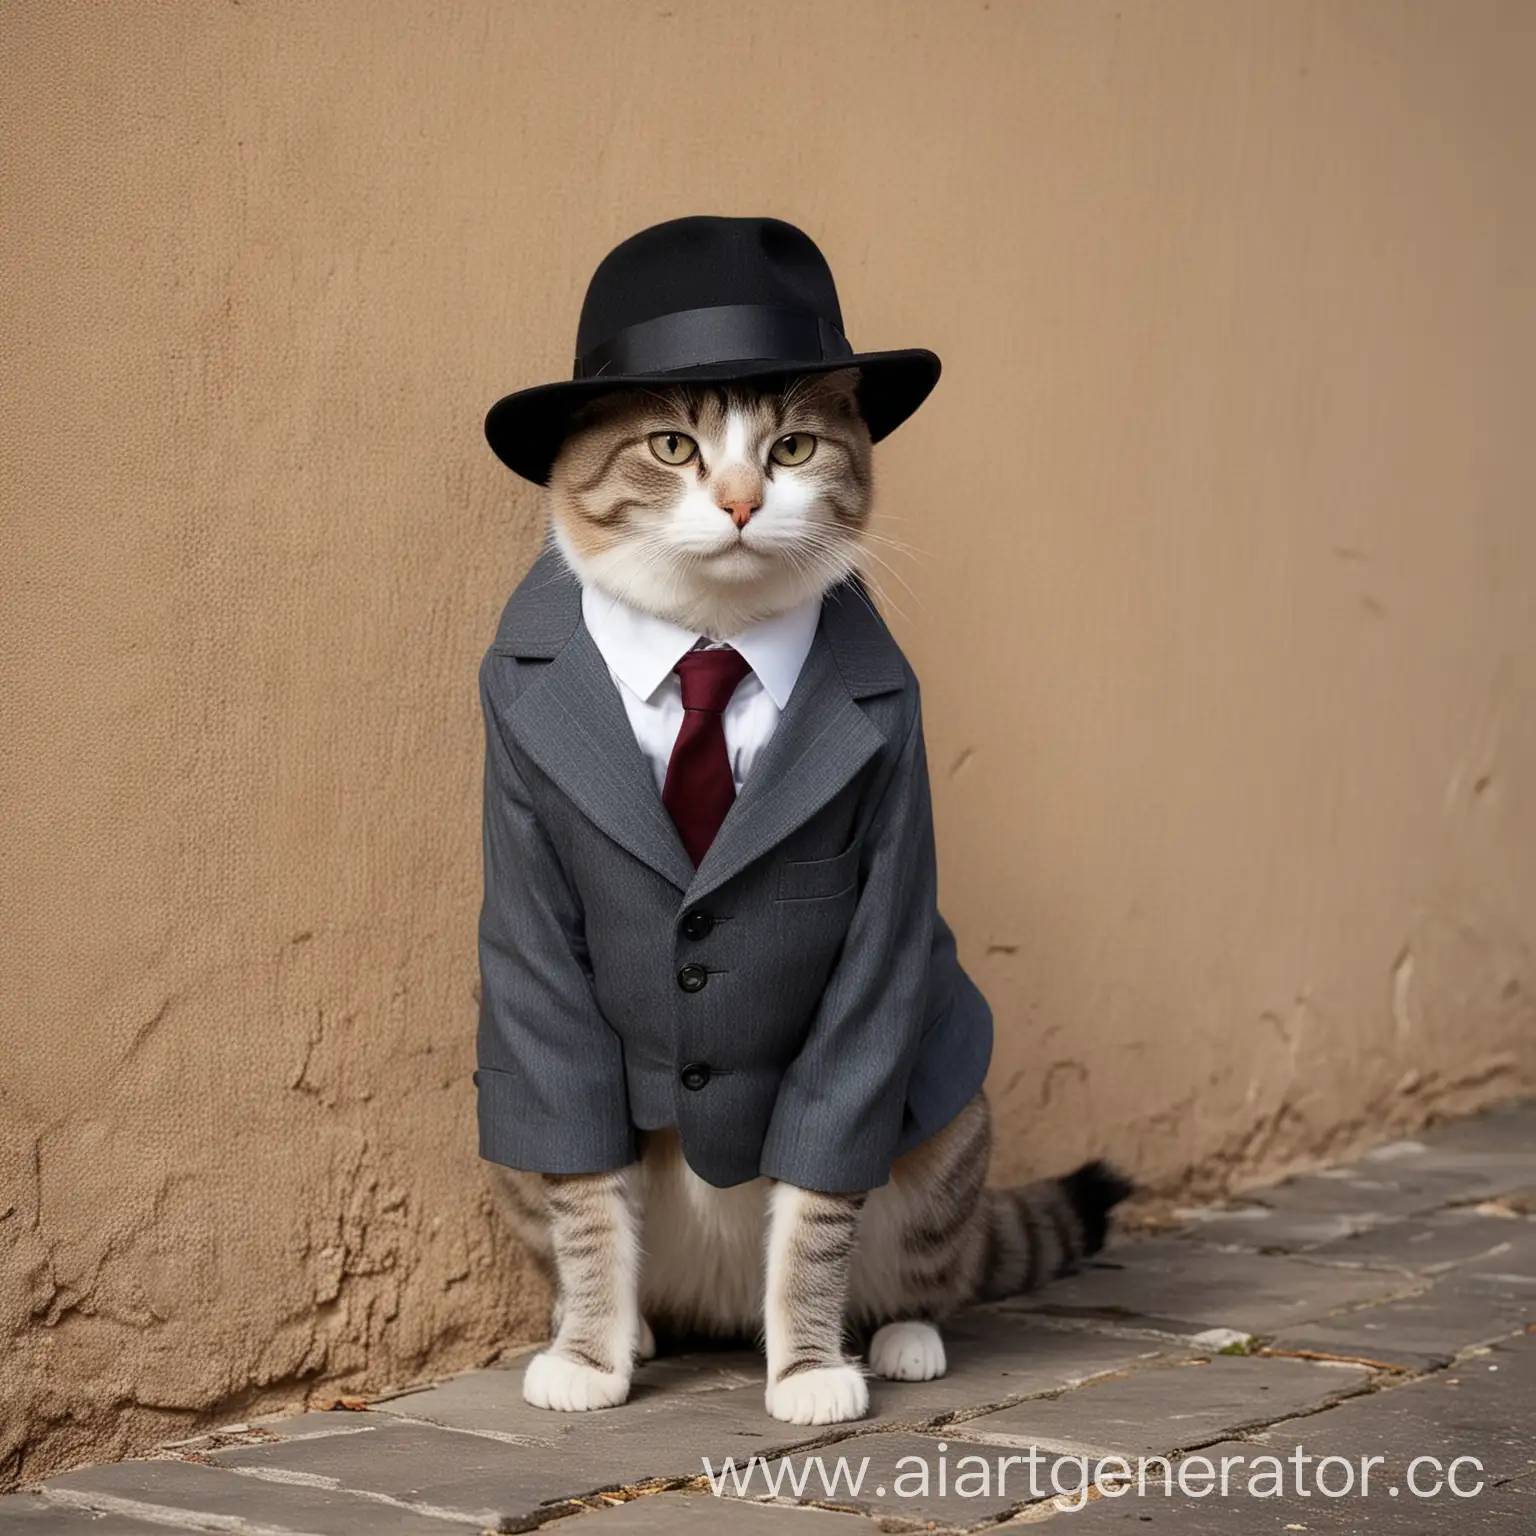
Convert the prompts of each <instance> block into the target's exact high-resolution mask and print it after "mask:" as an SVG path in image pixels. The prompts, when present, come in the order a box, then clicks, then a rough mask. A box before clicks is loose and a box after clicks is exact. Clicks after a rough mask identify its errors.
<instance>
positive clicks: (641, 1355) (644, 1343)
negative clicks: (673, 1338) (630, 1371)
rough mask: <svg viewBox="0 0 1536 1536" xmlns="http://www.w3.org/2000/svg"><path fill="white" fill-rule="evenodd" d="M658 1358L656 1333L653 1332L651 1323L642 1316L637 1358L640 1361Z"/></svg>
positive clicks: (636, 1348) (636, 1347)
mask: <svg viewBox="0 0 1536 1536" xmlns="http://www.w3.org/2000/svg"><path fill="white" fill-rule="evenodd" d="M655 1358H656V1335H655V1334H654V1333H652V1332H651V1325H650V1324H649V1323H648V1322H646V1320H645V1319H644V1318H643V1317H642V1318H641V1319H640V1341H639V1343H638V1344H636V1345H635V1359H636V1360H640V1361H645V1360H654V1359H655Z"/></svg>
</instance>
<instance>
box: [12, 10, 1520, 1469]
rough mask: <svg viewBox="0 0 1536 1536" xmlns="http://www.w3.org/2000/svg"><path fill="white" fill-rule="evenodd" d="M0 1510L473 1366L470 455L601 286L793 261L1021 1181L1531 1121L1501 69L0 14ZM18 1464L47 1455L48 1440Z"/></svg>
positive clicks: (1154, 17) (756, 17)
mask: <svg viewBox="0 0 1536 1536" xmlns="http://www.w3.org/2000/svg"><path fill="white" fill-rule="evenodd" d="M0 41H3V43H4V54H5V58H6V64H7V68H6V77H7V84H6V89H5V91H4V92H3V93H0V163H3V174H4V194H3V195H4V208H5V213H4V218H3V220H0V311H3V335H0V345H3V349H4V356H5V359H6V363H5V367H4V368H3V369H0V450H3V459H4V474H3V481H0V484H3V495H4V506H5V514H4V547H3V551H0V554H3V559H0V583H3V590H0V603H3V606H0V646H3V657H4V678H3V691H0V700H3V702H0V708H3V710H4V719H3V730H0V791H3V806H0V810H3V822H4V837H3V839H0V861H3V862H0V935H3V945H4V949H3V955H0V1028H3V1038H0V1122H3V1123H0V1361H3V1362H4V1363H3V1365H0V1373H3V1374H4V1376H5V1382H4V1390H3V1392H0V1466H3V1468H4V1469H5V1471H6V1472H7V1473H9V1474H10V1475H16V1474H18V1473H20V1472H22V1471H25V1472H28V1473H36V1472H41V1471H43V1470H44V1469H46V1468H48V1467H51V1466H55V1465H57V1464H59V1463H60V1462H61V1461H63V1460H67V1459H71V1458H79V1457H83V1456H87V1455H91V1456H95V1455H100V1454H103V1453H109V1452H112V1451H122V1450H125V1449H128V1448H131V1447H133V1446H137V1445H143V1444H145V1443H147V1442H149V1441H151V1440H153V1439H155V1438H157V1437H161V1436H165V1435H168V1434H170V1433H171V1432H173V1431H176V1430H178V1429H181V1428H184V1427H190V1426H191V1425H192V1424H193V1423H194V1422H207V1420H208V1418H209V1416H210V1415H212V1416H216V1417H218V1418H220V1419H227V1418H229V1417H233V1416H235V1415H237V1414H239V1413H242V1412H244V1411H246V1410H249V1409H255V1408H257V1407H271V1406H276V1405H279V1404H282V1403H295V1402H298V1401H300V1400H302V1399H303V1398H304V1397H305V1395H306V1394H309V1395H310V1396H311V1397H312V1398H313V1397H323V1396H324V1395H326V1394H328V1393H331V1394H333V1393H335V1392H336V1391H338V1390H341V1389H345V1388H346V1387H355V1388H359V1389H373V1388H378V1387H381V1386H383V1385H385V1384H387V1383H391V1382H399V1381H402V1380H404V1379H407V1378H410V1377H413V1376H418V1375H421V1374H423V1373H427V1372H431V1371H434V1370H441V1369H447V1368H450V1367H456V1366H460V1365H464V1364H467V1363H469V1362H472V1361H475V1360H480V1359H483V1358H485V1357H487V1355H488V1354H490V1353H491V1352H492V1351H494V1349H495V1348H496V1347H497V1346H498V1344H500V1343H503V1342H505V1341H507V1340H510V1339H513V1338H526V1337H528V1336H530V1335H531V1334H532V1333H533V1332H535V1331H536V1330H537V1327H538V1317H539V1307H540V1305H541V1301H542V1298H541V1297H539V1296H538V1295H537V1294H535V1293H534V1291H532V1290H531V1289H530V1288H529V1287H528V1285H527V1283H526V1278H525V1272H524V1270H523V1269H522V1268H521V1266H520V1264H519V1262H518V1259H517V1256H516V1254H515V1253H514V1252H513V1251H512V1250H511V1249H510V1248H509V1246H508V1245H507V1244H506V1243H505V1242H504V1240H503V1239H502V1238H501V1237H500V1236H499V1234H498V1232H497V1230H496V1228H495V1226H494V1223H493V1222H492V1220H491V1217H490V1214H489V1212H488V1210H487V1207H486V1202H485V1200H484V1198H483V1195H482V1184H481V1175H480V1171H479V1168H478V1165H477V1163H476V1159H475V1156H474V1144H473V1134H472V1125H471V1120H472V1090H471V1087H470V1082H469V1071H470V1067H471V1064H472V1063H471V1055H472V1043H471V1042H472V1032H473V1019H474V1002H473V991H474V986H475V963H474V921H475V909H476V903H477V899H478V890H477V882H478V876H479V870H478V860H479V838H478V824H477V817H478V793H479V777H480V750H481V743H480V725H479V720H478V716H477V706H476V698H475V688H474V675H475V666H476V663H477V661H478V659H479V656H480V654H481V651H482V649H483V647H484V645H485V644H486V642H487V640H488V638H489V635H490V633H491V629H492V626H493V624H494V621H495V617H496V614H497V612H498V609H499V606H500V604H501V602H502V600H503V598H504V596H505V594H506V593H507V591H508V590H509V589H510V588H511V586H512V585H513V584H514V583H515V581H516V579H517V577H518V576H519V574H520V572H521V571H522V570H523V569H524V567H525V566H526V563H527V562H528V560H529V559H530V558H531V556H532V554H533V552H534V549H535V547H536V544H537V541H538V538H539V535H540V509H539V506H538V503H537V501H536V498H535V496H534V495H533V494H532V493H531V491H530V490H529V488H527V487H525V486H522V485H520V484H519V483H516V482H514V481H513V480H512V479H511V477H509V476H508V475H507V474H506V473H505V472H504V471H503V470H501V469H500V467H499V466H498V465H497V464H496V463H495V462H494V461H493V459H492V458H491V456H490V454H489V452H488V451H487V450H486V449H485V447H484V445H483V443H482V442H481V439H480V436H479V419H480V416H481V413H482V412H483V410H484V408H485V406H486V405H487V404H488V403H489V402H490V401H491V400H492V399H493V398H494V397H495V396H496V395H498V394H499V393H501V392H502V391H503V390H505V389H507V388H511V387H513V386H516V385H520V384H525V383H531V382H534V381H536V380H540V379H544V378H551V377H556V376H559V375H560V374H561V373H562V372H563V371H564V370H565V369H566V368H567V367H568V362H569V355H570V345H571V340H572V335H573V329H574V321H575V314H576V308H577V305H578V303H579V298H580V293H581V289H582V287H583V285H584V283H585V279H586V275H587V274H588V272H589V271H590V269H591V267H592V264H593V263H594V261H595V260H596V259H597V258H598V257H599V256H600V255H601V254H602V253H603V252H604V251H605V250H606V249H607V248H608V247H609V246H610V245H611V244H612V243H613V242H614V241H616V240H617V239H619V238H621V237H622V236H624V235H626V234H628V233H630V232H631V231H633V230H634V229H635V228H637V227H639V226H640V225H642V224H645V223H648V222H651V221H653V220H656V219H660V218H664V217H670V216H673V215H677V214H683V213H692V212H700V211H716V212H729V213H748V212H751V213H757V212H768V213H773V214H779V215H783V216H785V217H788V218H791V219H793V220H795V221H797V222H799V223H802V224H804V225H805V226H806V227H807V228H809V229H810V230H812V231H813V232H814V233H815V235H816V236H817V237H818V238H819V239H820V240H821V241H822V243H823V244H824V246H825V249H826V250H827V252H828V253H829V255H830V257H831V258H832V261H833V264H834V266H835V268H836V270H837V272H838V274H839V277H840V279H841V283H842V286H843V290H844V294H845V308H846V311H847V315H848V322H849V329H850V331H851V333H852V335H853V337H854V339H855V341H856V342H859V343H861V344H864V345H867V346H876V347H878V346H891V345H902V344H907V343H920V344H926V345H930V346H932V347H934V348H935V349H936V350H937V351H938V352H940V353H941V354H942V355H943V357H944V359H945V361H946V363H947V365H948V369H947V373H946V377H945V380H944V382H943V383H942V384H941V386H940V388H939V391H938V393H937V394H936V395H935V397H934V398H933V400H932V402H931V403H930V404H929V405H928V406H927V407H926V408H925V409H924V410H923V411H922V412H921V413H920V414H919V416H918V417H917V418H916V419H915V420H914V421H913V422H912V423H911V424H910V425H909V426H908V427H907V428H905V429H903V431H902V432H900V433H899V434H898V435H897V436H896V437H895V438H894V439H892V441H891V442H890V444H889V445H888V446H887V447H886V448H884V449H883V450H882V451H881V452H880V455H879V463H878V469H879V473H880V475H881V477H882V479H883V509H884V511H883V517H884V528H885V531H886V532H887V533H888V534H889V535H890V536H891V537H893V538H895V539H898V540H900V541H902V542H903V543H904V544H906V545H908V546H910V548H911V551H912V553H898V552H897V551H895V550H893V549H890V548H888V547H887V548H884V549H883V551H882V553H883V558H885V559H886V560H888V561H889V568H888V569H883V570H882V573H881V574H882V582H883V585H884V586H885V589H886V592H887V595H888V598H889V605H890V608H891V609H892V611H893V613H894V615H895V622H896V624H897V627H898V630H899V633H900V635H901V636H902V638H903V640H904V641H905V643H906V644H907V646H908V648H909V650H910V653H911V655H912V657H913V660H914V662H915V663H916V665H917V667H918V670H919V672H920V673H921V674H922V676H923V678H924V681H925V686H926V698H927V708H928V729H929V739H930V749H931V756H932V761H933V764H934V773H935V791H936V797H937V804H938V815H939V819H940V828H939V831H940V839H941V850H942V861H943V882H944V898H945V905H946V907H947V908H948V909H949V912H950V915H951V917H952V919H953V921H954V923H955V925H956V927H957V929H958V931H959V934H960V937H961V943H962V948H963V951H964V954H965V957H966V959H967V960H968V962H969V963H970V964H971V965H972V966H973V967H974V969H975V971H976V973H977V974H978V976H979V978H980V980H981V981H982V982H983V984H984V985H985V986H986V987H987V989H988V990H989V992H990V993H991V995H992V997H993V999H994V1001H995V1004H996V1006H997V1011H998V1015H999V1021H1000V1042H999V1049H998V1053H997V1063H996V1071H995V1073H994V1078H993V1087H994V1092H995V1095H996V1100H997V1103H998V1106H999V1117H1000V1122H1001V1127H1002V1131H1003V1140H1002V1145H1001V1148H1000V1152H999V1160H998V1172H999V1173H1000V1174H1002V1175H1009V1174H1017V1173H1019V1172H1021V1171H1023V1170H1024V1169H1025V1168H1027V1167H1034V1168H1040V1169H1044V1168H1047V1167H1055V1166H1058V1165H1060V1164H1062V1163H1064V1162H1066V1161H1067V1160H1068V1159H1071V1158H1074V1157H1076V1156H1078V1155H1079V1154H1081V1153H1083V1152H1086V1151H1088V1150H1090V1149H1093V1150H1098V1149H1106V1150H1109V1151H1111V1152H1113V1153H1114V1154H1115V1155H1117V1156H1118V1157H1120V1158H1121V1159H1123V1160H1124V1161H1125V1162H1126V1163H1127V1164H1128V1165H1130V1166H1131V1167H1132V1168H1133V1169H1134V1170H1135V1171H1136V1172H1137V1173H1138V1174H1140V1175H1142V1176H1144V1177H1145V1178H1147V1179H1148V1180H1150V1181H1152V1182H1154V1183H1156V1184H1160V1185H1161V1186H1163V1187H1164V1188H1168V1189H1172V1188H1175V1187H1181V1186H1182V1187H1188V1186H1190V1185H1196V1186H1200V1185H1209V1184H1211V1183H1213V1182H1217V1181H1220V1180H1223V1179H1231V1178H1242V1177H1246V1176H1248V1175H1250V1174H1253V1173H1256V1172H1259V1171H1261V1170H1268V1169H1273V1168H1275V1167H1277V1166H1280V1165H1282V1164H1285V1163H1287V1162H1290V1161H1295V1160H1301V1159H1305V1158H1308V1157H1312V1156H1316V1155H1319V1154H1321V1153H1323V1152H1326V1151H1328V1150H1331V1149H1338V1148H1340V1147H1342V1146H1343V1144H1345V1143H1353V1142H1356V1141H1359V1140H1361V1139H1364V1138H1368V1137H1370V1136H1373V1135H1379V1134H1383V1133H1384V1132H1385V1131H1386V1130H1387V1129H1389V1128H1391V1127H1394V1126H1399V1125H1407V1124H1411V1123H1413V1122H1415V1121H1417V1120H1419V1119H1421V1118H1422V1117H1423V1116H1424V1115H1425V1114H1426V1113H1429V1112H1432V1111H1444V1110H1450V1109H1457V1108H1466V1107H1469V1106H1471V1105H1472V1104H1474V1103H1476V1102H1479V1101H1481V1100H1485V1099H1491V1098H1494V1097H1498V1096H1501V1095H1505V1094H1509V1093H1512V1092H1514V1091H1515V1090H1516V1089H1517V1088H1518V1087H1519V1086H1520V1085H1521V1084H1524V1085H1526V1086H1530V1085H1531V1084H1532V1083H1533V1082H1536V1061H1533V1054H1532V1052H1533V1045H1532V1041H1533V1037H1536V1030H1533V1028H1532V1023H1533V1018H1532V1004H1531V1001H1530V997H1531V988H1532V987H1533V986H1536V977H1533V975H1532V960H1531V945H1532V927H1533V916H1532V914H1533V912H1536V861H1533V860H1532V859H1531V857H1530V850H1531V848H1532V847H1536V658H1533V652H1532V641H1533V638H1536V634H1533V621H1532V609H1531V604H1532V592H1533V585H1536V582H1533V578H1536V522H1533V520H1532V518H1531V515H1530V513H1531V508H1532V505H1533V503H1536V494H1533V493H1536V471H1533V459H1532V456H1531V453H1530V444H1529V438H1530V432H1529V422H1528V419H1527V418H1528V413H1529V409H1530V401H1531V399H1532V398H1533V397H1536V323H1533V322H1536V302H1533V281H1536V249H1533V244H1536V241H1533V237H1536V217H1533V211H1532V204H1531V199H1530V196H1529V191H1530V187H1529V179H1528V178H1529V173H1530V161H1531V155H1532V149H1533V137H1536V98H1533V97H1532V95H1531V93H1530V90H1529V80H1530V76H1531V71H1532V67H1533V65H1536V9H1533V8H1532V7H1531V6H1529V5H1522V4H1519V3H1509V4H1498V3H1494V0H1416V3H1412V4H1394V3H1388V0H1375V3H1318V4H1306V3H1303V0H1277V3H1274V4H1247V3H1239V0H1207V3H1175V0H1168V3H1158V4H1153V3H1150V0H1142V3H1137V0H1131V3H1115V4H1111V3H1098V0H1038V3H1024V0H1017V3H1004V0H994V3H992V4H990V5H989V4H984V3H980V0H943V3H937V0H934V3H930V4H897V3H889V0H858V3H855V0H847V3H843V4H840V5H836V6H829V5H816V4H810V3H805V0H775V3H772V4H759V3H755V0H754V3H747V0H733V3H731V4H718V3H706V0H661V3H658V4H654V5H639V4H633V3H629V0H611V3H602V4H594V3H572V0H520V3H516V4H509V3H506V0H460V3H437V4H429V3H425V0H384V3H381V0H366V3H365V0H333V3H329V4H325V5H314V4H308V3H304V0H230V3H227V4H214V3H211V0H209V3H203V4H189V3H186V0H153V3H151V0H141V3H139V4H135V5H131V6H130V5H124V4H121V3H120V0H100V3H96V4H85V3H77V0H56V3H52V4H47V5H43V4H33V5H20V4H12V5H8V6H6V7H5V8H4V11H3V15H0ZM28 1447H29V1448H28Z"/></svg>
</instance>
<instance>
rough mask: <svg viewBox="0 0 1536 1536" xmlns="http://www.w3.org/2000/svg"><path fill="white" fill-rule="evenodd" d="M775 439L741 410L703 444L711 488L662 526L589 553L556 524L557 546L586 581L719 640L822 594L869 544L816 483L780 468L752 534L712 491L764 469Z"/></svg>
mask: <svg viewBox="0 0 1536 1536" xmlns="http://www.w3.org/2000/svg"><path fill="white" fill-rule="evenodd" d="M778 435H782V434H778ZM773 441H774V439H773V438H771V437H768V436H763V437H761V438H759V437H757V436H756V435H755V432H754V424H753V422H752V421H751V419H750V417H749V416H748V415H747V414H746V413H744V412H742V411H740V410H736V409H732V410H730V411H729V412H728V413H727V415H726V422H725V430H724V432H723V433H722V434H721V435H720V437H718V438H716V439H714V440H713V441H711V440H710V439H709V438H707V437H701V439H700V444H699V446H700V449H701V451H702V452H703V454H704V458H705V460H706V462H707V463H708V464H709V465H710V471H711V473H710V483H708V484H700V483H698V482H697V481H695V480H689V481H688V482H686V483H685V485H684V488H683V493H682V495H681V497H680V498H679V500H678V501H677V502H676V503H675V504H674V506H673V507H672V509H671V512H670V514H669V515H668V516H667V518H666V520H665V521H664V522H663V523H661V525H660V526H659V527H658V528H656V529H652V530H650V531H649V532H647V533H644V534H642V535H637V536H636V537H635V538H633V539H626V540H625V541H623V542H622V543H620V544H618V545H616V546H614V547H613V548H610V549H607V550H605V551H603V552H601V553H599V554H593V555H583V554H582V553H581V552H580V551H579V550H578V549H577V548H576V547H575V545H574V544H573V543H572V542H571V540H570V538H569V537H568V536H567V534H566V532H565V530H564V529H563V528H562V527H561V525H560V522H559V520H558V519H557V520H556V522H555V524H554V527H553V536H554V540H555V545H556V547H557V548H558V549H559V551H560V553H561V555H562V556H563V557H564V559H565V562H566V564H567V565H569V566H570V568H571V569H572V570H573V571H574V572H575V573H576V575H577V576H578V577H579V578H580V579H581V580H582V581H584V582H589V583H592V584H594V585H596V586H599V587H601V588H602V589H603V590H604V591H605V592H609V593H611V594H612V595H613V596H615V597H617V598H619V599H620V600H621V601H623V602H626V603H629V604H631V605H632V606H633V607H636V608H641V609H644V610H645V611H646V612H648V613H655V614H659V615H660V616H661V617H662V618H666V619H671V620H672V621H673V622H674V623H677V624H682V625H684V626H685V627H687V628H690V629H695V630H698V631H699V632H700V633H702V634H706V635H711V636H713V637H714V638H716V639H728V638H729V637H730V636H732V635H737V634H740V633H741V631H742V630H743V629H745V628H746V627H747V626H748V625H749V624H752V623H755V622H756V621H758V620H760V619H765V618H769V617H771V616H772V615H774V614H777V613H784V612H787V611H788V610H789V609H791V608H794V607H797V606H798V605H799V604H801V603H802V602H805V601H807V600H808V599H810V598H813V597H819V596H821V595H822V593H824V592H826V591H827V590H828V589H829V588H830V587H833V586H835V585H836V584H837V583H838V582H839V581H841V580H842V579H843V578H844V577H845V576H847V575H848V574H849V573H850V572H851V571H853V570H854V569H855V568H856V566H857V565H858V562H859V560H860V558H861V555H862V549H863V546H862V543H861V541H860V540H859V538H858V537H857V536H855V535H852V534H850V533H848V532H847V531H846V530H843V529H840V528H838V527H837V526H836V524H835V520H834V519H833V518H832V517H831V515H830V514H829V513H827V512H826V511H824V510H823V509H822V507H821V498H820V495H819V493H818V492H817V490H816V487H815V483H814V481H813V480H812V479H810V478H809V477H808V476H806V475H802V474H799V473H797V472H796V469H795V467H794V466H783V465H777V466H775V467H774V470H773V474H772V476H771V477H770V476H767V475H764V477H763V479H762V482H761V484H762V505H761V506H760V507H759V508H758V509H757V511H756V512H754V513H753V514H752V517H751V519H750V520H749V521H748V523H747V525H746V526H745V527H744V528H737V527H736V526H735V524H734V523H733V522H732V521H731V519H730V517H728V516H727V515H726V514H725V513H724V512H723V511H722V510H721V508H720V506H719V505H718V503H717V502H716V500H715V490H714V489H713V485H714V484H715V483H718V482H719V481H720V480H721V479H723V478H726V477H728V476H729V475H731V473H732V472H733V470H741V469H743V468H745V469H746V470H748V471H749V472H751V473H761V472H762V470H763V468H764V466H765V465H766V463H767V457H768V450H769V448H770V447H771V446H772V443H773Z"/></svg>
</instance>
